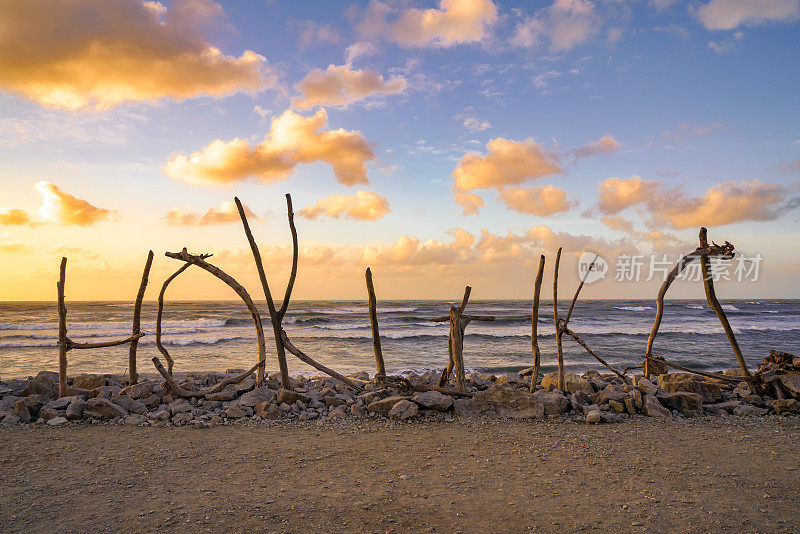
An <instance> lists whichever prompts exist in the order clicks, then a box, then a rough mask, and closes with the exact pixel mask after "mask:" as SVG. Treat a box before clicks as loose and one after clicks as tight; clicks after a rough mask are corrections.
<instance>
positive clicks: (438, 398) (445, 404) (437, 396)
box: [411, 391, 453, 412]
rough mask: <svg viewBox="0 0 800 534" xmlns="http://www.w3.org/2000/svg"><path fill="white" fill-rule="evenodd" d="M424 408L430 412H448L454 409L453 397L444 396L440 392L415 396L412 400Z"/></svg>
mask: <svg viewBox="0 0 800 534" xmlns="http://www.w3.org/2000/svg"><path fill="white" fill-rule="evenodd" d="M411 400H412V401H414V402H416V403H417V404H419V405H420V406H422V407H423V408H427V409H429V410H436V411H438V412H446V411H447V410H449V409H450V408H452V407H453V397H451V396H450V395H444V394H443V393H439V392H438V391H425V392H423V393H418V394H417V395H414V397H413V398H412V399H411Z"/></svg>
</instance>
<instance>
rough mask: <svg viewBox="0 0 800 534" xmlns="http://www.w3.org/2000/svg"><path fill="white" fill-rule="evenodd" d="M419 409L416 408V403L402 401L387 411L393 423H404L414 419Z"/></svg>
mask: <svg viewBox="0 0 800 534" xmlns="http://www.w3.org/2000/svg"><path fill="white" fill-rule="evenodd" d="M418 411H419V408H417V405H416V403H414V402H411V401H410V400H407V399H403V400H400V401H397V402H396V403H395V404H394V406H392V409H391V410H389V414H388V415H389V418H390V419H394V420H395V421H405V420H406V419H408V418H410V417H414V416H415V415H417V412H418Z"/></svg>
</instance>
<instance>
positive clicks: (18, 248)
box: [0, 241, 35, 254]
mask: <svg viewBox="0 0 800 534" xmlns="http://www.w3.org/2000/svg"><path fill="white" fill-rule="evenodd" d="M34 250H35V249H34V248H32V247H30V246H28V245H26V244H24V243H20V242H18V241H17V242H14V243H0V252H3V253H5V254H26V253H28V252H33V251H34Z"/></svg>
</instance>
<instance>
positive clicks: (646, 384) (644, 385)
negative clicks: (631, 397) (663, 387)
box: [636, 377, 658, 395]
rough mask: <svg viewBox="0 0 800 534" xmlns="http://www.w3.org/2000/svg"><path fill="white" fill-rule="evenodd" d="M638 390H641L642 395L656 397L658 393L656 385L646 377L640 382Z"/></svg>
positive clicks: (637, 385)
mask: <svg viewBox="0 0 800 534" xmlns="http://www.w3.org/2000/svg"><path fill="white" fill-rule="evenodd" d="M636 389H637V390H639V392H640V393H641V394H642V395H655V394H656V391H658V388H657V387H656V385H655V384H653V383H652V382H650V380H648V379H647V378H644V377H642V378H640V379H639V382H637V384H636Z"/></svg>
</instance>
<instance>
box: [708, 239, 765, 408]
mask: <svg viewBox="0 0 800 534" xmlns="http://www.w3.org/2000/svg"><path fill="white" fill-rule="evenodd" d="M700 247H701V248H702V249H704V250H707V249H708V237H707V230H706V229H705V227H702V228H700ZM708 263H709V262H708V256H706V255H704V256H701V257H700V268H701V270H702V273H703V287H704V288H705V292H706V300H708V306H709V307H710V308H711V309H712V310H714V313H716V314H717V317H718V318H719V322H720V323H722V329H723V330H725V335H727V336H728V341H730V343H731V347H732V348H733V353H734V354H735V355H736V360H737V361H738V362H739V367H741V368H742V373H743V374H744V378H745V381H746V382H747V383H748V384H749V385H750V389H751V390H752V392H753V393H755V394H756V395H758V394H759V391H758V384H756V381H755V380H754V379H753V375H752V374H750V370H749V369H748V368H747V362H745V361H744V356H742V350H741V349H740V348H739V343H738V342H737V341H736V336H735V335H734V334H733V328H731V323H730V322H729V321H728V316H727V315H725V310H723V309H722V305H721V304H720V303H719V300H718V299H717V293H716V291H714V280H713V278H712V275H711V272H710V269H709V265H708Z"/></svg>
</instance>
